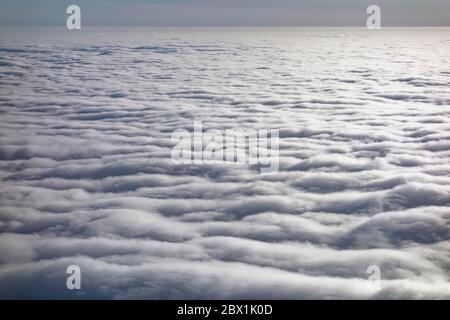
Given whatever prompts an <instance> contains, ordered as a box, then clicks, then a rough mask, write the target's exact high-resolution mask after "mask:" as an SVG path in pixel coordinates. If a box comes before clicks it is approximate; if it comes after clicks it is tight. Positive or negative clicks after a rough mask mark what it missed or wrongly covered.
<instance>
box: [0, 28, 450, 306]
mask: <svg viewBox="0 0 450 320" xmlns="http://www.w3.org/2000/svg"><path fill="white" fill-rule="evenodd" d="M449 50H450V37H449V33H448V29H409V30H402V29H391V30H390V29H384V30H383V31H381V32H376V33H373V32H369V31H365V30H357V29H337V30H332V29H311V30H301V29H286V30H263V31H261V30H250V29H247V30H240V31H239V32H238V31H237V30H227V29H224V30H210V31H206V30H195V29H187V30H170V29H153V30H152V29H150V30H148V29H147V30H145V29H130V30H124V29H122V30H119V29H117V30H114V29H109V30H103V29H92V30H83V31H82V33H76V32H75V33H71V32H64V31H55V30H50V29H47V30H34V31H32V30H31V31H30V30H29V31H26V32H23V33H20V32H15V31H14V32H10V33H5V40H4V41H3V42H2V45H1V47H0V119H1V120H0V179H1V180H2V183H1V185H0V208H1V209H0V232H1V234H0V297H1V298H68V299H72V298H108V299H109V298H139V299H161V298H168V299H173V298H290V299H296V298H303V299H314V298H318V299H332V298H339V299H340V298H351V299H377V298H388V299H396V298H406V299H418V298H438V299H439V298H450V285H449V276H450V243H449V239H450V208H449V207H450V162H449V160H450V130H449V129H450V123H449V116H450V109H449V105H450V90H449V88H450V63H449V60H448V57H447V55H448V52H449ZM194 120H197V121H202V122H203V126H204V129H205V130H207V129H219V130H225V129H241V128H252V129H255V130H258V129H268V130H269V129H279V130H280V171H279V172H277V173H275V174H272V175H267V176H263V175H260V174H259V172H260V171H259V168H257V167H253V166H246V165H206V164H204V165H192V164H191V165H179V164H174V163H173V162H172V161H171V159H170V152H171V149H172V147H173V146H174V143H173V142H172V141H171V139H170V138H171V133H172V132H173V131H174V130H176V129H187V130H192V126H193V124H194ZM71 264H77V265H79V266H80V267H81V270H82V290H81V291H78V292H74V291H69V290H67V288H66V277H67V276H68V275H67V274H66V273H65V270H66V268H67V266H68V265H71ZM370 265H378V266H379V267H380V269H381V276H382V287H381V289H377V288H374V287H371V286H370V285H368V281H367V278H368V277H369V275H368V274H367V273H366V269H367V267H368V266H370Z"/></svg>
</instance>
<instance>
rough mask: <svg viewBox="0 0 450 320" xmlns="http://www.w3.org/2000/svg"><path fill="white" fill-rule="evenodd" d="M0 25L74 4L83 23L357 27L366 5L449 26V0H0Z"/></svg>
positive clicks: (44, 20) (392, 17)
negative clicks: (375, 5)
mask: <svg viewBox="0 0 450 320" xmlns="http://www.w3.org/2000/svg"><path fill="white" fill-rule="evenodd" d="M0 4H1V10H0V25H14V26H16V25H17V26H21V25H28V26H31V25H43V26H45V25H64V24H65V19H66V13H65V8H66V7H67V6H68V5H70V4H78V5H80V7H81V10H82V22H83V26H99V25H100V26H124V25H126V26H358V25H359V26H362V25H365V20H366V14H365V9H366V8H367V6H368V5H369V4H378V5H380V7H381V8H382V19H383V20H382V22H383V25H385V26H388V25H389V26H405V25H408V26H442V25H446V26H449V25H450V1H449V0H395V1H392V0H128V1H125V0H82V1H74V0H73V1H72V0H39V1H35V0H0Z"/></svg>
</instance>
